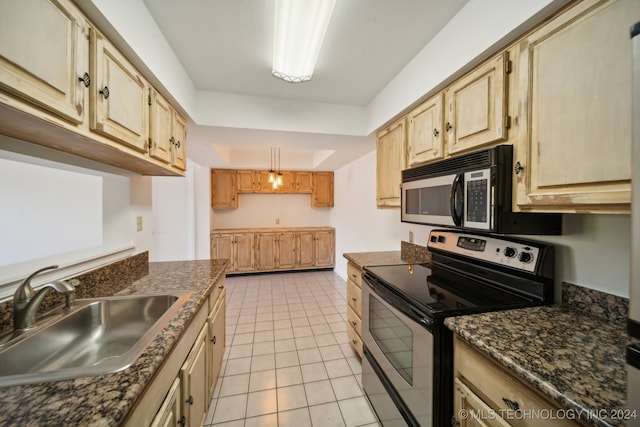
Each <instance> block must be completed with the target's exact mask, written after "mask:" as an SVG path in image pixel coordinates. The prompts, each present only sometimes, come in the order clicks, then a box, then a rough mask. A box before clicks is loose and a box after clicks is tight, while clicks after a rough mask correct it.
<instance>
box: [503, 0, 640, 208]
mask: <svg viewBox="0 0 640 427" xmlns="http://www.w3.org/2000/svg"><path fill="white" fill-rule="evenodd" d="M638 16H640V2H638V1H637V0H620V1H596V0H588V1H587V0H585V1H583V2H580V3H578V4H577V5H576V6H574V7H573V8H571V9H569V10H568V11H567V12H565V13H563V14H561V15H558V16H557V17H556V18H555V19H553V20H551V21H549V22H548V23H547V24H546V25H544V26H542V27H541V28H539V29H538V30H537V31H535V32H533V33H532V34H530V35H529V36H528V37H526V38H525V39H524V40H523V41H522V43H521V55H520V65H519V93H520V95H519V97H520V102H519V107H520V112H519V119H520V124H519V131H518V142H517V146H516V154H515V158H514V166H515V172H516V173H517V176H516V178H515V180H516V183H515V185H516V188H517V205H518V207H519V208H521V209H522V210H530V211H553V212H594V211H600V212H628V211H629V204H630V201H631V198H630V183H631V173H630V167H631V164H630V154H631V118H632V113H631V82H632V80H631V77H632V76H631V74H632V64H631V41H630V38H629V27H630V24H631V23H632V22H633V21H634V19H636V20H637V17H638Z"/></svg>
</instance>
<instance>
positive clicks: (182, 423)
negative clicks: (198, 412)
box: [178, 415, 187, 427]
mask: <svg viewBox="0 0 640 427" xmlns="http://www.w3.org/2000/svg"><path fill="white" fill-rule="evenodd" d="M178 424H180V425H181V426H183V427H184V426H185V425H187V417H185V416H184V415H183V416H181V417H180V421H178Z"/></svg>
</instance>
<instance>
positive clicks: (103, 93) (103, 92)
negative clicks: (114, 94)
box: [98, 86, 109, 99]
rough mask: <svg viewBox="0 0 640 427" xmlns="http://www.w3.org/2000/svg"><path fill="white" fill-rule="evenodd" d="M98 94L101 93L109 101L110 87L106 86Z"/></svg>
mask: <svg viewBox="0 0 640 427" xmlns="http://www.w3.org/2000/svg"><path fill="white" fill-rule="evenodd" d="M98 92H99V93H101V94H102V96H104V99H107V98H108V97H109V87H108V86H105V87H104V89H100V90H99V91H98Z"/></svg>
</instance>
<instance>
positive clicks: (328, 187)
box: [311, 172, 333, 208]
mask: <svg viewBox="0 0 640 427" xmlns="http://www.w3.org/2000/svg"><path fill="white" fill-rule="evenodd" d="M311 206H313V207H316V208H331V207H333V172H313V194H312V195H311Z"/></svg>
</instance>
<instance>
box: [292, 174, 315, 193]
mask: <svg viewBox="0 0 640 427" xmlns="http://www.w3.org/2000/svg"><path fill="white" fill-rule="evenodd" d="M311 177H312V173H311V172H304V171H299V172H296V173H295V184H296V192H297V193H311V192H312V191H313V180H312V178H311Z"/></svg>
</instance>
